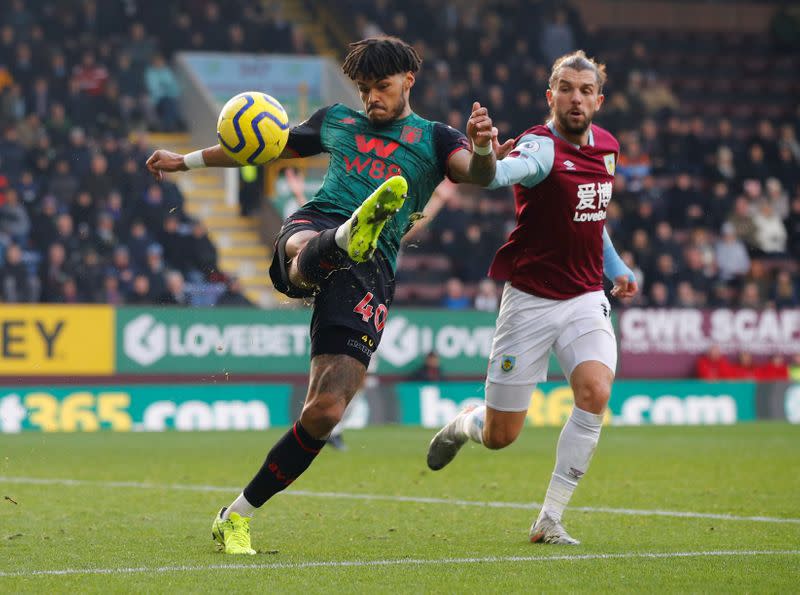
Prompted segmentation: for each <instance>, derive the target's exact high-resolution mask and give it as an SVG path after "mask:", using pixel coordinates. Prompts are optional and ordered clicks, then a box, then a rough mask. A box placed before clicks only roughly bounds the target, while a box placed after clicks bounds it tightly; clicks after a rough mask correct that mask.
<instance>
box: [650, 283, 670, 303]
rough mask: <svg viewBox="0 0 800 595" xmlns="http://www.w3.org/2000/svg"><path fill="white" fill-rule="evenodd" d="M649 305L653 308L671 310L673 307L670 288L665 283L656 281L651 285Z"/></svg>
mask: <svg viewBox="0 0 800 595" xmlns="http://www.w3.org/2000/svg"><path fill="white" fill-rule="evenodd" d="M647 305H648V306H649V307H651V308H669V307H670V306H672V303H671V301H670V292H669V288H668V287H667V286H666V285H665V284H664V283H663V282H661V281H654V282H653V283H651V284H650V292H649V293H648V300H647Z"/></svg>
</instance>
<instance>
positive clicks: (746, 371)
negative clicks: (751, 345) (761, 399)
mask: <svg viewBox="0 0 800 595" xmlns="http://www.w3.org/2000/svg"><path fill="white" fill-rule="evenodd" d="M731 379H736V380H755V379H756V365H755V362H754V361H753V355H752V354H751V353H750V352H749V351H741V352H739V356H738V357H737V358H736V361H735V362H734V363H733V365H732V372H731Z"/></svg>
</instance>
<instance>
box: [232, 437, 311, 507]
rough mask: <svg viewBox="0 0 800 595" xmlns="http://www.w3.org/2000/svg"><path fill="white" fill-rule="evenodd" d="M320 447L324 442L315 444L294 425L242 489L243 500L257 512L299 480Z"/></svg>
mask: <svg viewBox="0 0 800 595" xmlns="http://www.w3.org/2000/svg"><path fill="white" fill-rule="evenodd" d="M323 446H325V441H324V440H315V439H314V438H312V437H311V436H309V434H308V432H306V430H305V428H304V427H303V426H301V425H300V422H299V421H298V422H295V424H294V425H293V426H292V427H291V428H290V429H289V431H288V432H286V433H285V434H284V435H283V436H282V437H281V439H280V440H278V442H276V443H275V446H273V447H272V450H270V451H269V454H268V455H267V459H266V460H265V461H264V464H263V465H262V466H261V469H259V470H258V473H256V476H255V477H254V478H253V479H252V480H251V481H250V483H249V484H247V487H246V488H245V489H244V497H245V498H246V499H247V501H248V502H249V503H250V504H252V505H253V506H255V507H256V508H258V507H259V506H262V505H263V504H264V502H266V501H267V500H269V499H270V498H272V496H274V495H275V494H277V493H278V492H280V491H282V490H284V489H286V487H287V486H288V485H289V484H290V483H292V482H293V481H294V480H295V479H297V478H298V477H300V475H301V474H302V473H303V471H305V470H306V469H308V466H309V465H311V462H312V461H313V460H314V457H316V456H317V455H318V454H319V451H320V449H322V447H323Z"/></svg>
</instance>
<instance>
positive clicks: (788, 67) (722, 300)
mask: <svg viewBox="0 0 800 595" xmlns="http://www.w3.org/2000/svg"><path fill="white" fill-rule="evenodd" d="M356 5H357V10H358V11H359V16H358V17H357V18H356V19H355V23H356V27H357V28H358V30H357V31H356V32H355V33H354V35H356V36H359V35H368V34H376V33H380V32H384V33H387V34H393V35H398V36H401V37H407V38H408V39H409V40H410V41H412V42H413V43H414V44H415V46H416V47H417V48H418V49H419V50H420V51H421V52H422V54H423V55H424V58H425V65H424V70H423V72H422V73H421V74H420V76H419V77H418V79H417V85H416V86H415V89H414V97H413V99H412V100H413V103H414V105H415V108H416V109H417V111H419V112H420V113H422V114H424V115H425V116H426V117H429V118H433V119H440V120H443V121H445V122H447V123H449V124H451V125H452V126H454V127H456V128H459V129H463V127H464V125H465V118H466V115H467V114H468V113H469V111H470V106H471V103H472V101H473V100H478V101H481V103H482V104H483V105H486V106H488V107H489V109H490V113H491V114H492V116H493V119H494V121H495V123H496V125H497V127H498V128H499V130H500V137H501V140H504V139H505V138H509V137H513V136H516V135H518V134H520V133H522V132H523V131H524V130H525V129H526V128H528V127H530V126H532V125H535V124H537V123H540V122H543V121H544V120H545V119H546V118H547V106H546V103H545V101H544V91H545V89H546V88H547V84H548V76H549V65H550V64H551V63H552V61H553V60H554V59H555V58H556V57H558V56H560V55H562V54H564V53H567V52H569V51H572V50H574V49H577V48H580V47H583V48H587V49H588V50H589V53H590V55H594V56H595V57H596V58H598V59H599V60H601V61H605V62H607V67H608V74H609V81H608V84H607V85H606V87H605V89H604V91H605V94H606V101H605V105H604V107H603V109H602V110H601V111H600V112H599V114H598V116H597V118H596V122H597V123H598V124H599V125H601V126H604V127H606V128H608V129H609V130H611V131H612V132H613V133H614V134H615V135H617V136H618V138H619V139H620V144H621V156H620V159H619V163H618V167H617V176H616V182H615V187H614V199H615V200H614V201H612V203H611V205H610V207H609V210H608V220H607V226H608V228H609V231H610V233H611V235H612V238H613V239H614V242H615V245H616V247H617V249H618V251H619V252H620V253H621V254H622V255H623V257H624V259H625V260H626V261H627V262H628V264H629V265H630V266H631V267H632V268H633V270H634V271H635V272H636V275H637V277H638V280H639V285H640V287H641V288H642V289H643V291H642V293H641V294H640V296H639V297H637V298H636V299H635V302H634V303H636V304H638V305H653V306H668V307H703V306H731V307H736V306H741V307H756V308H759V307H763V306H765V305H770V304H771V305H774V306H777V307H791V306H797V305H798V304H799V303H800V288H799V287H798V268H797V262H798V260H799V259H800V185H799V183H800V142H798V138H797V130H798V127H799V125H800V109H798V105H797V103H796V101H795V100H794V99H793V97H795V96H796V93H797V92H798V91H800V88H798V83H797V79H796V77H795V75H794V71H793V67H792V64H793V63H796V61H797V60H798V59H800V55H798V51H797V48H796V47H793V48H786V47H783V46H782V45H780V43H778V42H777V41H775V40H773V39H770V38H769V37H768V36H765V35H761V36H758V35H755V36H754V35H739V34H735V33H731V34H699V33H698V34H686V33H680V34H678V33H667V32H656V34H654V33H653V32H648V33H639V32H633V31H605V30H600V31H595V32H593V33H591V34H589V33H588V32H587V31H585V29H584V27H583V26H582V25H581V23H580V20H579V19H578V17H577V13H575V12H572V11H570V10H569V9H568V8H565V7H564V6H563V5H561V6H560V7H559V8H556V9H554V10H550V9H549V8H548V7H547V5H546V4H544V3H517V4H512V5H510V6H516V7H517V10H518V11H519V13H518V14H514V13H513V11H512V14H508V12H507V11H506V12H504V13H503V17H502V18H501V17H500V16H499V14H500V13H499V12H498V11H495V10H493V6H494V3H492V2H486V1H484V2H474V3H468V4H466V5H464V4H457V3H449V4H446V5H445V6H444V7H440V5H439V3H437V4H435V5H434V4H433V3H431V2H426V1H425V0H416V1H412V2H407V3H404V5H403V7H402V9H399V8H395V9H394V10H387V8H391V7H390V3H389V2H386V1H378V2H372V1H370V2H366V1H359V2H356ZM440 8H441V9H440ZM506 8H509V6H506ZM531 23H539V24H540V26H539V27H538V29H537V28H534V30H533V31H532V30H531ZM766 86H768V87H769V88H770V89H771V92H770V93H768V94H764V93H762V92H761V91H762V89H763V88H765V87H766ZM432 214H433V215H434V217H433V220H432V222H431V223H430V225H429V226H428V229H427V230H423V231H421V232H420V233H419V234H412V237H411V240H410V246H409V247H408V248H407V250H406V257H405V259H404V260H403V261H402V262H401V270H400V271H399V275H398V276H399V278H400V280H401V281H403V282H402V283H399V284H398V293H397V298H398V301H399V302H400V303H403V302H406V303H414V304H420V303H423V304H429V305H435V304H438V305H442V306H444V307H446V308H456V309H460V308H469V307H478V308H481V307H483V308H486V309H493V308H494V307H495V306H496V303H497V300H496V290H497V288H493V287H492V285H491V284H489V283H486V282H484V281H483V279H484V277H485V274H486V271H487V269H488V265H489V263H490V262H491V258H492V255H493V252H494V249H496V248H497V247H498V246H500V245H501V243H502V242H503V241H504V238H505V237H506V235H507V234H508V232H509V231H510V229H511V226H512V225H513V203H512V200H511V198H510V196H509V192H508V191H507V190H502V191H496V192H492V193H489V192H481V191H475V190H474V189H468V188H464V187H458V188H457V189H455V188H453V187H449V186H447V185H445V186H444V187H443V188H442V189H441V191H440V192H439V193H438V195H437V196H436V197H435V199H434V205H433V209H432ZM442 254H443V255H445V257H446V258H445V259H442V258H440V255H442ZM493 290H494V291H493ZM493 293H494V294H495V297H494V298H492V294H493Z"/></svg>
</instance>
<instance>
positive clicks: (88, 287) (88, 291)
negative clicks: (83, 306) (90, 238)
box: [75, 248, 105, 303]
mask: <svg viewBox="0 0 800 595" xmlns="http://www.w3.org/2000/svg"><path fill="white" fill-rule="evenodd" d="M104 276H105V267H104V266H103V264H102V263H101V262H100V257H99V256H98V254H97V252H96V251H95V250H94V249H91V248H90V249H88V250H86V251H84V253H83V261H82V262H81V266H80V267H78V269H77V271H76V272H75V283H76V284H77V287H78V294H79V295H80V296H81V298H82V300H83V301H86V302H95V303H96V302H99V303H102V302H103V277H104Z"/></svg>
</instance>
